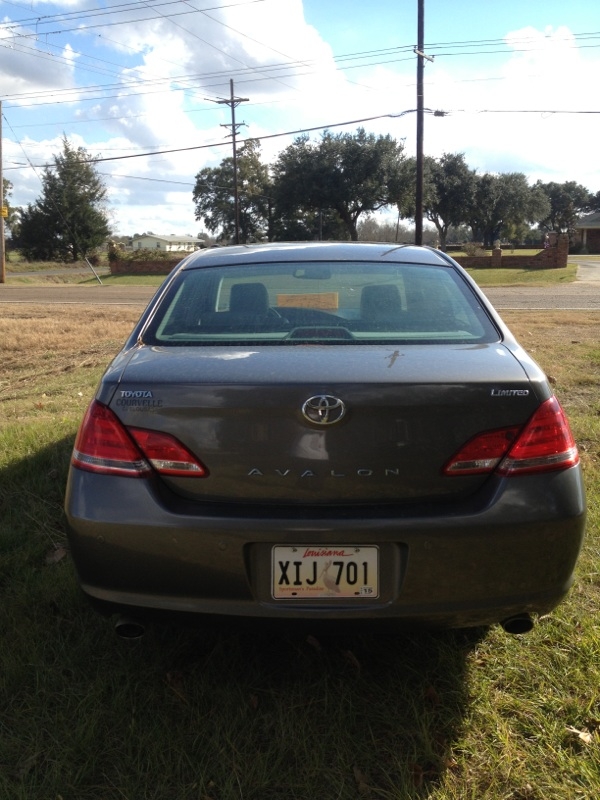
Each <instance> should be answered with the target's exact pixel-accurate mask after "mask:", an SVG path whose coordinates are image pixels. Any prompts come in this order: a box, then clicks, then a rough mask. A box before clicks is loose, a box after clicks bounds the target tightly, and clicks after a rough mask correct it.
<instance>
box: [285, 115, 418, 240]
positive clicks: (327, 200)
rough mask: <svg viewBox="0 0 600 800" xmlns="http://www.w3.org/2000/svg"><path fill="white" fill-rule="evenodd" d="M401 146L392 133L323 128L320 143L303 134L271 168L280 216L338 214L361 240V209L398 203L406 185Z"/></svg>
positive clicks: (351, 233) (364, 210) (352, 237)
mask: <svg viewBox="0 0 600 800" xmlns="http://www.w3.org/2000/svg"><path fill="white" fill-rule="evenodd" d="M403 149H404V147H403V145H402V144H400V143H398V142H396V141H395V140H394V139H392V138H391V137H390V136H375V135H374V134H367V133H365V131H364V130H363V129H362V128H359V129H358V131H357V133H356V134H355V135H352V134H350V133H341V134H337V135H336V134H332V133H331V132H329V131H325V132H324V133H323V135H322V137H321V140H320V141H318V142H311V141H310V140H309V137H308V136H300V137H299V138H298V139H296V140H295V141H294V142H293V143H292V144H291V145H290V146H289V147H287V148H286V149H285V150H284V151H283V152H282V153H281V154H280V155H279V158H278V159H277V161H276V163H275V165H274V167H273V195H274V202H275V212H276V216H277V217H278V218H293V217H294V216H297V215H301V216H302V215H306V214H310V213H312V214H313V215H319V214H326V213H329V214H334V215H335V216H337V217H338V219H339V220H340V221H341V222H342V223H343V225H344V227H345V229H346V231H347V235H349V237H350V239H352V240H353V241H356V240H357V239H358V230H357V223H358V220H359V217H360V215H361V214H364V213H371V212H373V211H377V210H378V209H380V208H383V207H385V206H387V205H391V204H393V203H395V202H396V198H397V195H398V193H399V192H400V190H401V186H402V175H401V165H402V163H403V160H404V155H403Z"/></svg>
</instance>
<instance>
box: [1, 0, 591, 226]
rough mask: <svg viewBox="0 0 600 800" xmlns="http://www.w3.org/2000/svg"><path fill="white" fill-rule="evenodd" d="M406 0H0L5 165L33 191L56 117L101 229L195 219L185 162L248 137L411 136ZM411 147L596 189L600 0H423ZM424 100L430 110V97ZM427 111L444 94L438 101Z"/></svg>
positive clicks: (407, 144) (411, 18)
mask: <svg viewBox="0 0 600 800" xmlns="http://www.w3.org/2000/svg"><path fill="white" fill-rule="evenodd" d="M417 12H418V0H368V1H367V0H343V1H342V0H134V1H133V2H132V0H65V2H49V1H47V0H19V2H16V1H15V2H0V100H1V101H2V163H3V175H4V177H5V178H7V179H8V180H10V181H11V183H12V184H13V193H12V197H11V200H10V202H11V204H12V205H16V206H25V205H27V204H28V203H34V202H35V201H36V199H37V198H38V197H39V196H40V194H41V190H42V187H41V180H40V178H41V175H42V171H43V168H44V165H47V164H51V163H52V158H53V156H54V155H56V154H58V153H60V152H61V150H62V139H63V137H65V136H66V137H67V138H68V139H69V141H70V142H71V144H72V145H73V146H75V147H84V148H85V149H86V150H87V152H88V153H89V154H90V156H94V157H97V158H98V159H99V160H98V161H97V164H96V169H97V171H98V172H99V173H100V174H101V176H102V179H103V180H104V183H105V185H106V187H107V190H108V210H109V215H110V223H111V226H112V229H113V231H114V233H115V234H116V235H133V234H135V233H144V232H150V231H151V232H153V233H156V234H159V235H170V234H189V235H197V234H198V233H199V232H200V231H202V230H203V228H204V225H203V223H202V221H201V220H196V219H195V214H194V204H193V199H192V192H193V187H194V183H195V176H196V174H197V173H198V171H199V170H200V169H202V168H204V167H216V166H218V165H219V164H220V163H221V161H222V159H224V158H227V157H229V156H231V153H232V138H231V135H230V134H231V123H232V116H231V108H230V105H228V104H227V103H223V102H222V101H223V100H230V98H231V91H232V88H233V96H234V97H235V98H236V109H235V119H236V127H237V128H238V132H237V138H238V144H239V143H241V142H242V141H243V140H244V139H247V138H254V139H256V138H259V139H260V140H261V147H262V157H263V160H264V161H266V162H267V163H272V162H273V161H275V159H276V158H277V154H278V153H279V152H280V151H281V150H282V149H283V148H285V147H286V146H288V145H289V144H290V143H291V142H292V141H293V140H294V138H296V137H297V136H299V135H300V134H301V132H303V131H306V132H308V133H309V135H310V136H311V137H313V138H315V139H318V137H319V136H320V134H321V132H322V131H323V130H325V129H329V130H331V131H332V132H336V133H338V132H339V133H342V132H350V133H355V132H356V130H357V129H358V127H363V128H365V130H367V131H368V132H373V133H374V134H376V135H379V134H389V135H391V136H392V137H393V138H394V139H396V140H398V141H402V142H403V143H404V148H405V153H406V155H407V156H414V155H415V153H416V122H417V118H416V113H415V109H416V105H417V100H416V70H417V56H416V55H415V53H414V48H415V46H416V44H417V16H418V14H417ZM424 34H425V35H424V42H425V46H424V51H425V54H426V55H427V56H428V57H429V58H431V59H432V60H431V61H429V60H427V61H426V62H425V78H424V80H425V83H424V105H425V109H426V113H425V122H424V151H425V154H426V155H429V156H433V157H436V158H437V157H440V156H441V155H443V154H444V153H464V155H465V159H466V162H467V164H468V165H469V166H470V167H471V168H472V169H476V170H477V172H478V173H481V174H482V173H485V172H493V173H499V172H523V173H525V175H526V176H527V177H528V179H529V180H530V182H531V183H534V182H535V181H537V180H541V181H543V182H549V181H557V182H559V183H562V182H565V181H576V182H577V183H580V184H582V185H583V186H585V187H586V188H587V189H588V190H590V191H592V192H594V193H595V192H598V191H600V158H598V154H599V153H600V94H599V93H598V85H599V78H600V3H599V2H597V0H593V1H592V0H569V1H568V2H565V0H503V2H502V3H499V2H492V1H491V0H452V2H449V0H424ZM434 112H438V113H437V114H435V113H434ZM439 112H443V113H441V114H440V113H439Z"/></svg>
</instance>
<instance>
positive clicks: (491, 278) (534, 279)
mask: <svg viewBox="0 0 600 800" xmlns="http://www.w3.org/2000/svg"><path fill="white" fill-rule="evenodd" d="M467 272H468V273H469V275H471V277H472V278H473V280H474V281H476V283H478V284H479V286H554V285H556V284H559V283H572V282H573V281H574V280H576V278H577V265H576V264H572V263H569V264H567V266H566V267H565V268H564V269H533V268H532V269H509V268H506V269H487V268H486V269H468V270H467Z"/></svg>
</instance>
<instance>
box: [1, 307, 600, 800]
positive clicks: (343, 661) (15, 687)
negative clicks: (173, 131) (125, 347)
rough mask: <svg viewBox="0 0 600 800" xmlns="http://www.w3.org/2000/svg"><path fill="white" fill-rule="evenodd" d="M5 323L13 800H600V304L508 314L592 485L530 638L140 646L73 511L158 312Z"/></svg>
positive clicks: (197, 634)
mask: <svg viewBox="0 0 600 800" xmlns="http://www.w3.org/2000/svg"><path fill="white" fill-rule="evenodd" d="M0 310H1V312H2V313H1V314H0V358H1V359H2V365H3V366H2V372H1V375H0V411H1V413H0V586H1V587H2V614H1V615H0V631H1V641H2V647H1V648H0V708H1V711H2V713H1V714H0V726H1V727H0V734H1V735H0V798H1V799H2V800H4V798H6V800H9V799H10V800H333V799H334V798H335V800H359V799H361V800H362V799H363V798H366V799H367V800H411V799H412V798H418V799H419V800H467V799H470V800H482V799H483V798H489V799H490V800H595V799H596V798H598V797H600V657H599V656H600V623H599V620H598V605H599V602H600V571H599V568H598V564H599V563H600V530H599V525H600V502H599V501H600V444H599V443H600V395H599V393H598V385H599V381H600V345H599V343H598V315H597V312H596V313H594V312H583V311H578V312H572V311H570V312H558V311H557V312H548V311H545V312H543V313H536V312H531V311H527V312H525V311H524V312H518V311H513V312H506V313H505V314H504V317H505V319H506V321H507V322H508V323H509V325H510V326H511V327H512V329H513V330H514V332H515V333H516V334H517V336H518V337H519V339H520V340H521V342H522V343H523V345H524V346H525V347H526V348H527V349H528V350H529V351H530V352H532V354H533V355H534V357H536V358H537V359H538V361H540V363H541V364H542V366H543V367H544V368H545V369H546V370H547V371H548V373H549V374H550V375H551V376H552V381H553V382H554V385H555V388H556V392H557V394H558V396H559V398H560V399H561V402H562V403H563V405H564V406H565V408H566V409H567V412H568V414H569V416H570V419H571V423H572V427H573V429H574V432H575V435H576V438H577V440H578V443H579V446H580V449H581V454H582V460H583V465H584V472H585V478H586V484H587V490H588V503H589V523H588V533H587V540H586V544H585V548H584V551H583V553H582V557H581V559H580V562H579V566H578V571H577V580H576V585H575V587H574V588H573V590H572V591H571V593H570V595H569V597H568V599H567V601H566V602H565V603H564V604H563V605H561V606H560V607H559V608H558V609H557V610H556V611H555V612H554V613H553V614H552V615H550V616H548V617H546V618H544V619H542V620H540V621H539V622H538V624H537V626H536V627H535V628H534V630H533V631H532V632H531V633H530V634H528V635H527V636H523V637H510V636H508V635H507V634H505V633H503V632H502V630H501V629H499V628H493V629H490V630H480V629H477V630H473V631H457V632H445V633H438V634H434V633H412V634H406V633H404V634H402V633H399V634H398V635H396V636H393V637H384V638H379V637H377V636H374V635H370V634H369V632H368V631H367V632H365V631H360V632H359V631H357V632H356V633H355V634H352V633H348V634H345V635H344V636H340V637H327V636H322V635H321V634H320V633H319V632H315V631H310V630H308V631H306V630H304V631H296V630H293V629H292V628H291V627H290V628H289V629H288V630H287V631H279V632H273V631H272V632H267V631H264V632H261V633H259V634H255V633H253V632H252V631H251V630H249V629H247V628H246V629H243V628H242V629H240V630H235V629H232V630H227V629H224V630H219V631H214V630H213V631H210V630H193V631H182V630H175V629H169V628H163V627H160V626H155V627H153V628H150V630H149V631H148V633H147V635H146V636H145V638H144V639H142V640H141V642H138V643H135V644H129V643H126V642H123V641H121V640H119V639H118V638H117V637H116V636H115V634H114V633H113V631H112V627H111V625H110V624H109V622H107V621H106V620H104V619H102V618H100V617H98V616H96V615H95V614H94V613H93V612H92V611H91V610H90V608H89V607H88V605H87V603H86V602H85V601H84V600H83V598H82V597H81V595H80V593H79V591H78V589H77V584H76V580H75V576H74V572H73V566H72V563H71V561H70V558H69V553H68V548H67V543H66V537H65V527H64V518H63V512H62V502H63V493H64V484H65V477H66V470H67V464H68V459H69V454H70V450H71V447H72V443H73V439H74V436H75V432H76V429H77V426H78V424H79V421H80V419H81V416H82V414H83V412H84V409H85V407H86V405H87V403H88V401H89V399H90V397H91V395H92V393H93V390H94V387H95V384H96V382H97V380H98V378H99V376H100V374H101V372H102V369H103V367H104V366H105V365H106V363H107V362H108V360H109V359H110V358H111V356H112V355H113V354H114V353H115V352H116V351H117V350H118V348H119V347H120V344H121V342H122V341H123V340H124V339H125V337H126V335H127V333H128V332H129V330H130V328H131V326H132V324H133V322H134V321H135V320H136V318H137V316H138V311H137V310H132V309H128V308H126V307H123V308H122V307H111V308H110V309H101V308H98V307H92V306H90V307H89V308H87V307H81V306H76V307H73V306H52V307H45V306H29V305H23V304H0ZM532 568H535V565H532Z"/></svg>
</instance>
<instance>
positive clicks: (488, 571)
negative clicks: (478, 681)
mask: <svg viewBox="0 0 600 800" xmlns="http://www.w3.org/2000/svg"><path fill="white" fill-rule="evenodd" d="M66 513H67V518H68V524H69V539H70V545H71V551H72V554H73V558H74V562H75V566H76V569H77V572H78V576H79V580H80V583H81V586H82V588H83V590H84V592H85V593H86V594H87V595H88V596H89V597H90V598H91V599H92V600H93V601H95V602H96V604H100V605H102V606H103V607H104V608H105V609H106V610H111V611H112V610H115V611H116V610H124V611H128V612H129V613H146V614H151V613H153V612H155V611H162V612H177V613H181V614H186V613H187V614H190V613H191V614H194V615H197V614H203V615H217V616H228V617H242V618H248V617H255V618H261V619H278V620H290V621H292V620H324V621H326V620H332V621H335V620H339V621H341V620H348V621H352V620H354V621H358V620H381V621H382V622H384V621H390V622H392V621H393V622H397V623H402V624H406V625H411V626H412V625H422V626H436V627H468V626H476V625H486V624H491V623H494V622H499V621H501V620H503V619H506V618H507V617H511V616H513V615H515V614H519V613H525V612H527V613H531V614H544V613H547V612H548V611H550V610H551V609H552V608H554V607H555V606H556V605H557V604H558V603H559V602H560V601H561V600H562V599H563V598H564V596H565V594H566V593H567V592H568V590H569V587H570V586H571V584H572V581H573V570H574V567H575V564H576V560H577V556H578V554H579V550H580V547H581V544H582V540H583V532H584V525H585V497H584V492H583V484H582V478H581V472H580V468H579V467H574V468H572V469H569V470H566V471H563V472H556V473H548V474H546V475H538V476H522V477H519V478H511V479H508V480H507V479H496V478H494V479H491V480H490V481H489V482H488V484H487V485H486V487H485V490H484V491H483V492H481V493H480V495H479V496H478V498H477V501H476V502H473V501H470V502H469V506H468V507H467V506H466V504H464V505H463V506H462V507H460V508H449V507H448V506H446V507H444V508H442V507H433V508H431V509H429V510H428V509H423V508H420V509H416V508H415V509H412V510H411V509H406V508H396V507H368V508H367V507H360V508H356V507H354V508H352V507H341V508H338V509H332V508H327V509H309V508H306V507H304V508H300V507H299V508H289V507H288V508H285V509H282V508H280V507H273V508H270V507H267V506H260V507H248V506H245V507H237V506H235V505H231V506H228V507H226V506H223V505H219V506H211V505H206V506H202V505H200V504H195V505H193V504H190V503H182V502H181V501H180V500H179V499H178V498H173V497H171V496H169V495H167V494H165V493H164V491H163V490H162V489H161V488H160V486H158V485H154V484H153V483H152V482H151V481H145V480H135V479H129V478H113V477H108V476H103V475H93V474H91V473H86V472H82V471H80V470H77V469H72V470H71V474H70V477H69V484H68V487H67V498H66ZM282 544H283V545H285V544H294V545H316V544H328V545H335V544H338V545H341V544H344V545H356V546H359V545H367V544H376V545H377V546H378V547H379V550H380V590H381V591H380V596H379V598H378V599H376V600H371V599H362V598H361V599H352V600H347V601H345V602H340V601H338V600H331V601H330V600H325V601H323V600H321V601H313V600H307V601H305V600H294V601H289V600H285V601H276V600H273V598H272V596H271V575H270V563H271V558H270V554H271V548H272V547H273V546H274V545H282Z"/></svg>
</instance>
